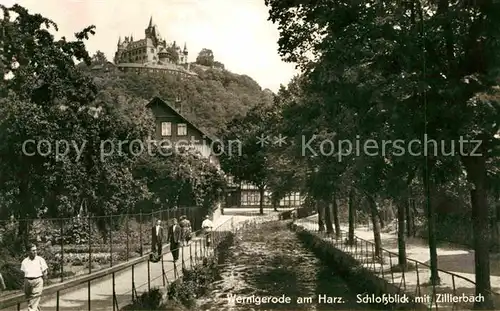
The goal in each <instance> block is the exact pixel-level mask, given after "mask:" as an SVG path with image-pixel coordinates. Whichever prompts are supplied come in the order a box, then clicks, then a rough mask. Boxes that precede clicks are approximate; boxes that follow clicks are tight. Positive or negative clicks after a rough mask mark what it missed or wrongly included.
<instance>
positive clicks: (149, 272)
mask: <svg viewBox="0 0 500 311" xmlns="http://www.w3.org/2000/svg"><path fill="white" fill-rule="evenodd" d="M150 263H151V261H149V260H148V292H150V291H151V266H150Z"/></svg>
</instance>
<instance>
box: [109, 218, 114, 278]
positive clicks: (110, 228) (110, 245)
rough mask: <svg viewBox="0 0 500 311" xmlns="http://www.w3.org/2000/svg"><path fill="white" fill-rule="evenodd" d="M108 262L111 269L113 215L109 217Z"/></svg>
mask: <svg viewBox="0 0 500 311" xmlns="http://www.w3.org/2000/svg"><path fill="white" fill-rule="evenodd" d="M109 261H110V266H111V267H112V266H113V215H109ZM113 275H114V274H113ZM113 280H114V277H113Z"/></svg>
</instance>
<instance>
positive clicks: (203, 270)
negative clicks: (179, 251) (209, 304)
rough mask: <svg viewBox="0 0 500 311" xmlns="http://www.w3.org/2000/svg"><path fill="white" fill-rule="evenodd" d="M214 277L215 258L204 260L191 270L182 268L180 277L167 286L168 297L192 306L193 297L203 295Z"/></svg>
mask: <svg viewBox="0 0 500 311" xmlns="http://www.w3.org/2000/svg"><path fill="white" fill-rule="evenodd" d="M216 278H217V263H216V261H215V259H210V260H205V261H204V263H203V264H202V265H198V266H195V267H194V268H193V269H191V270H187V269H183V271H182V277H181V278H180V279H178V280H176V281H175V282H173V283H172V284H170V286H169V287H168V291H167V296H168V299H169V300H173V301H176V302H179V303H180V304H181V305H183V306H185V307H187V308H193V307H194V306H195V305H196V301H195V299H196V298H198V297H201V296H203V295H204V294H205V293H206V291H207V290H208V288H209V286H210V284H211V283H212V282H214V281H215V280H216Z"/></svg>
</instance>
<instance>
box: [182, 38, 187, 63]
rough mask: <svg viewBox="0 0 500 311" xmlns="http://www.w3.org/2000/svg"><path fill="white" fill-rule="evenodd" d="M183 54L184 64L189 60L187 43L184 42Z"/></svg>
mask: <svg viewBox="0 0 500 311" xmlns="http://www.w3.org/2000/svg"><path fill="white" fill-rule="evenodd" d="M182 54H183V55H184V64H187V62H188V49H187V44H186V43H185V42H184V49H183V50H182Z"/></svg>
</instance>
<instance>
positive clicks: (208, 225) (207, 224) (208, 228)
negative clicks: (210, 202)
mask: <svg viewBox="0 0 500 311" xmlns="http://www.w3.org/2000/svg"><path fill="white" fill-rule="evenodd" d="M213 226H214V225H213V223H212V221H211V220H210V218H209V217H208V215H206V216H205V220H203V222H202V223H201V228H202V229H203V232H204V233H205V239H206V240H205V241H206V244H207V246H210V243H211V242H212V239H211V232H212V228H213Z"/></svg>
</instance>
